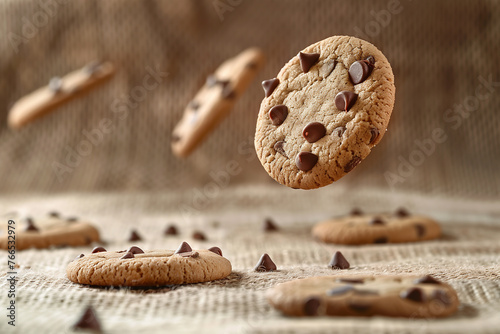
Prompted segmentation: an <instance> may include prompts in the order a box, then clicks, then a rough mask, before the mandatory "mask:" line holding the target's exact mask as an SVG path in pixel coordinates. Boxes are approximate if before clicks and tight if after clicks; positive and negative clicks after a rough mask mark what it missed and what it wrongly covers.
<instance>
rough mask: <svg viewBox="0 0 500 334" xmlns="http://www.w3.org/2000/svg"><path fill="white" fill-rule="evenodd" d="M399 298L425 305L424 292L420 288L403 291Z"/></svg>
mask: <svg viewBox="0 0 500 334" xmlns="http://www.w3.org/2000/svg"><path fill="white" fill-rule="evenodd" d="M399 296H400V297H401V298H403V299H409V300H413V301H414V302H419V303H423V302H424V301H425V295H424V292H423V291H422V289H420V288H410V289H408V290H405V291H402V292H401V293H400V294H399Z"/></svg>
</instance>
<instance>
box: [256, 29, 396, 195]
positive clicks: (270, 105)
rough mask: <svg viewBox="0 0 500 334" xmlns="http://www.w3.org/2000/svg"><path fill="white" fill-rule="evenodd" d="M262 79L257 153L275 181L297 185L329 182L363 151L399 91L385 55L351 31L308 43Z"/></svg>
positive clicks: (373, 141) (378, 135)
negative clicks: (344, 34) (276, 70)
mask: <svg viewBox="0 0 500 334" xmlns="http://www.w3.org/2000/svg"><path fill="white" fill-rule="evenodd" d="M262 87H263V88H264V95H265V97H264V100H263V101H262V104H261V107H260V111H259V116H258V119H257V129H256V133H255V149H256V151H257V156H258V157H259V159H260V162H261V163H262V165H263V166H264V168H265V170H266V171H267V172H268V173H269V175H270V176H271V177H273V178H274V179H275V180H276V181H278V182H279V183H281V184H283V185H286V186H288V187H292V188H300V189H314V188H318V187H322V186H326V185H328V184H330V183H332V182H334V181H336V180H338V179H340V178H341V177H342V176H344V175H345V174H347V173H349V172H350V171H352V170H353V169H354V168H355V167H356V166H357V165H358V164H359V163H360V162H361V161H362V160H363V159H364V158H366V157H367V156H368V154H369V153H370V152H371V150H372V149H373V147H375V145H377V144H378V143H379V142H380V140H381V139H382V137H383V135H384V133H385V131H386V130H387V126H388V123H389V118H390V116H391V113H392V109H393V106H394V98H395V86H394V76H393V73H392V69H391V65H390V64H389V62H388V61H387V59H386V57H385V56H384V55H383V54H382V52H380V51H379V50H378V49H377V48H376V47H375V46H373V45H372V44H370V43H368V42H366V41H363V40H361V39H359V38H355V37H349V36H334V37H330V38H327V39H325V40H323V41H320V42H317V43H315V44H313V45H311V46H308V47H307V48H305V49H304V50H302V51H301V52H299V54H298V55H296V56H295V57H293V58H292V59H291V60H290V61H289V62H288V63H287V64H286V65H285V66H284V67H283V68H282V69H281V71H280V72H279V74H278V75H277V77H276V78H273V79H270V80H266V81H264V82H263V83H262Z"/></svg>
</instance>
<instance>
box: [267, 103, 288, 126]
mask: <svg viewBox="0 0 500 334" xmlns="http://www.w3.org/2000/svg"><path fill="white" fill-rule="evenodd" d="M287 116H288V108H287V107H286V106H284V105H282V104H280V105H277V106H274V107H272V108H271V109H270V110H269V118H270V119H271V122H273V125H276V126H279V125H281V124H283V122H284V121H285V119H286V117H287Z"/></svg>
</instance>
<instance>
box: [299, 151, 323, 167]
mask: <svg viewBox="0 0 500 334" xmlns="http://www.w3.org/2000/svg"><path fill="white" fill-rule="evenodd" d="M317 162H318V156H317V155H316V154H314V153H311V152H300V153H299V154H297V158H295V164H296V165H297V167H298V168H299V169H300V170H301V171H303V172H307V171H310V170H311V169H312V168H313V167H314V166H315V165H316V163H317Z"/></svg>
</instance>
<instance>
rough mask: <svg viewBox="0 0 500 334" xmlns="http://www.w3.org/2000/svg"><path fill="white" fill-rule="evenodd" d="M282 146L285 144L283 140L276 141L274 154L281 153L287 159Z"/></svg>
mask: <svg viewBox="0 0 500 334" xmlns="http://www.w3.org/2000/svg"><path fill="white" fill-rule="evenodd" d="M283 145H285V142H284V141H283V140H280V141H277V142H276V144H274V149H275V150H276V152H278V153H281V154H282V155H283V156H284V157H286V158H288V155H286V152H285V148H284V147H283Z"/></svg>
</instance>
